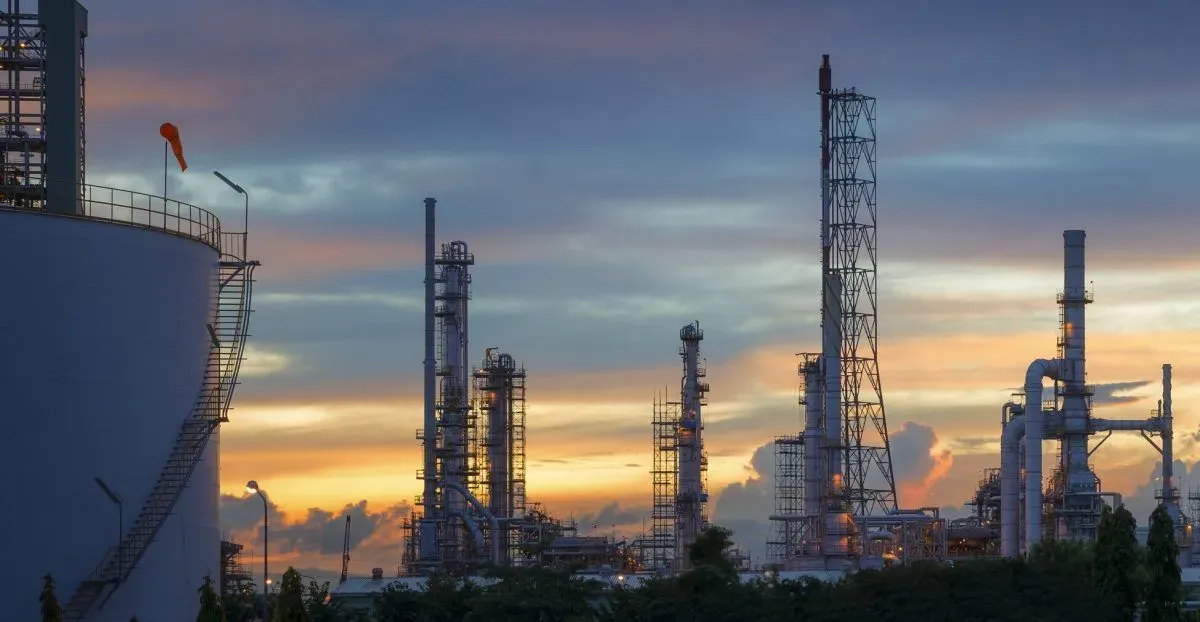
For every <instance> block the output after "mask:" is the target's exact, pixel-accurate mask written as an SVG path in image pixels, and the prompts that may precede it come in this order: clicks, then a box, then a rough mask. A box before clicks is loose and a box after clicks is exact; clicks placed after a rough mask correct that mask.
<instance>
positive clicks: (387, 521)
mask: <svg viewBox="0 0 1200 622" xmlns="http://www.w3.org/2000/svg"><path fill="white" fill-rule="evenodd" d="M264 495H265V492H264ZM267 499H268V502H267V507H268V517H269V518H270V521H271V544H272V548H273V549H275V550H278V551H279V552H281V553H293V552H295V553H315V554H320V555H334V554H341V552H342V544H343V538H344V536H345V526H346V523H345V521H346V518H345V517H346V516H349V517H350V548H351V550H354V549H355V548H357V547H358V546H359V544H361V543H363V542H364V541H366V540H368V539H369V538H370V537H371V536H372V535H373V534H374V533H375V532H376V530H377V529H380V528H381V527H382V526H384V525H391V526H395V524H397V523H398V522H399V521H400V520H402V519H404V518H405V517H407V516H408V514H409V509H410V508H409V506H408V504H407V503H401V504H398V505H394V506H391V507H388V508H386V509H384V510H383V511H381V512H371V511H370V510H368V509H367V502H366V501H365V500H364V501H359V502H357V503H349V504H346V505H345V506H344V507H343V508H342V509H341V510H339V511H337V512H330V511H328V510H322V509H320V508H309V509H308V511H307V512H306V514H305V516H304V518H303V519H302V520H301V521H299V522H288V521H287V520H285V519H284V517H283V515H282V514H281V513H280V512H279V509H278V507H277V506H276V505H275V503H274V502H272V501H270V497H269V496H268V497H267ZM220 510H221V527H222V529H223V530H226V531H229V532H231V533H232V532H243V533H244V532H246V531H247V530H249V529H253V528H254V527H255V526H256V525H262V500H261V499H259V498H258V497H257V495H252V496H245V497H238V496H234V495H221V500H220Z"/></svg>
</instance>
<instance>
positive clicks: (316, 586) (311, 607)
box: [304, 581, 349, 622]
mask: <svg viewBox="0 0 1200 622" xmlns="http://www.w3.org/2000/svg"><path fill="white" fill-rule="evenodd" d="M304 607H305V609H306V610H307V611H308V620H309V621H310V622H344V621H346V620H348V619H349V613H348V612H346V611H344V610H343V609H342V603H340V602H336V601H334V600H333V598H332V596H330V594H329V582H328V581H326V582H324V583H317V582H316V581H309V582H308V596H307V597H306V598H305V602H304Z"/></svg>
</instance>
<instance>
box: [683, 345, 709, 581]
mask: <svg viewBox="0 0 1200 622" xmlns="http://www.w3.org/2000/svg"><path fill="white" fill-rule="evenodd" d="M703 339H704V331H703V330H700V322H692V323H691V324H688V325H687V326H684V327H683V328H681V329H680V330H679V340H680V341H682V342H683V343H682V345H681V346H680V348H679V355H680V356H681V357H682V358H683V378H682V381H681V384H682V386H681V387H680V402H681V404H682V408H681V409H680V415H679V430H678V435H679V436H678V452H679V475H678V477H679V492H678V494H677V496H676V498H675V506H676V508H677V509H676V520H677V521H678V522H677V523H676V546H675V551H676V557H677V559H679V562H680V566H681V567H682V568H686V567H687V565H688V561H687V554H686V553H687V550H688V548H689V547H690V546H691V544H692V543H693V542H695V540H696V536H698V535H700V531H701V530H702V529H704V505H705V503H706V502H707V501H708V495H707V493H706V492H705V490H704V471H705V468H706V467H707V459H706V458H705V455H704V440H703V438H702V434H703V431H704V419H703V417H702V415H701V408H702V407H703V406H704V405H705V394H706V393H707V392H708V383H706V382H704V381H703V378H704V376H705V371H704V366H703V364H702V362H701V360H700V342H701V341H702V340H703Z"/></svg>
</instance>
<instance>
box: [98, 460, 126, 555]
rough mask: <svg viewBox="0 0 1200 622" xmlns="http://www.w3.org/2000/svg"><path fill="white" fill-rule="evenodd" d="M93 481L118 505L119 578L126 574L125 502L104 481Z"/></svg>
mask: <svg viewBox="0 0 1200 622" xmlns="http://www.w3.org/2000/svg"><path fill="white" fill-rule="evenodd" d="M92 479H94V480H96V485H97V486H99V487H100V490H103V491H104V494H106V495H108V499H109V501H112V502H113V503H115V504H117V576H118V577H119V576H121V575H122V574H124V572H123V571H124V568H123V567H122V563H123V562H124V559H123V558H124V557H125V556H124V555H123V553H124V546H123V542H122V541H123V540H124V538H125V507H124V503H125V500H124V499H122V498H121V495H118V494H117V493H115V492H113V491H112V489H111V488H109V487H108V485H107V484H105V483H104V480H102V479H100V478H99V477H94V478H92Z"/></svg>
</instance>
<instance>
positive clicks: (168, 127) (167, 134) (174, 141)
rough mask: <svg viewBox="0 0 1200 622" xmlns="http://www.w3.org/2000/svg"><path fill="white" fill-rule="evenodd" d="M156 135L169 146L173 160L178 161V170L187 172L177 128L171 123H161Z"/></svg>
mask: <svg viewBox="0 0 1200 622" xmlns="http://www.w3.org/2000/svg"><path fill="white" fill-rule="evenodd" d="M158 133H159V135H160V136H162V137H163V138H165V139H167V142H168V143H169V144H170V145H171V151H174V152H175V159H176V160H178V161H179V170H181V171H186V170H187V160H184V159H183V141H181V140H179V128H177V127H175V126H174V125H173V124H171V123H163V124H162V125H160V126H159V127H158Z"/></svg>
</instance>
